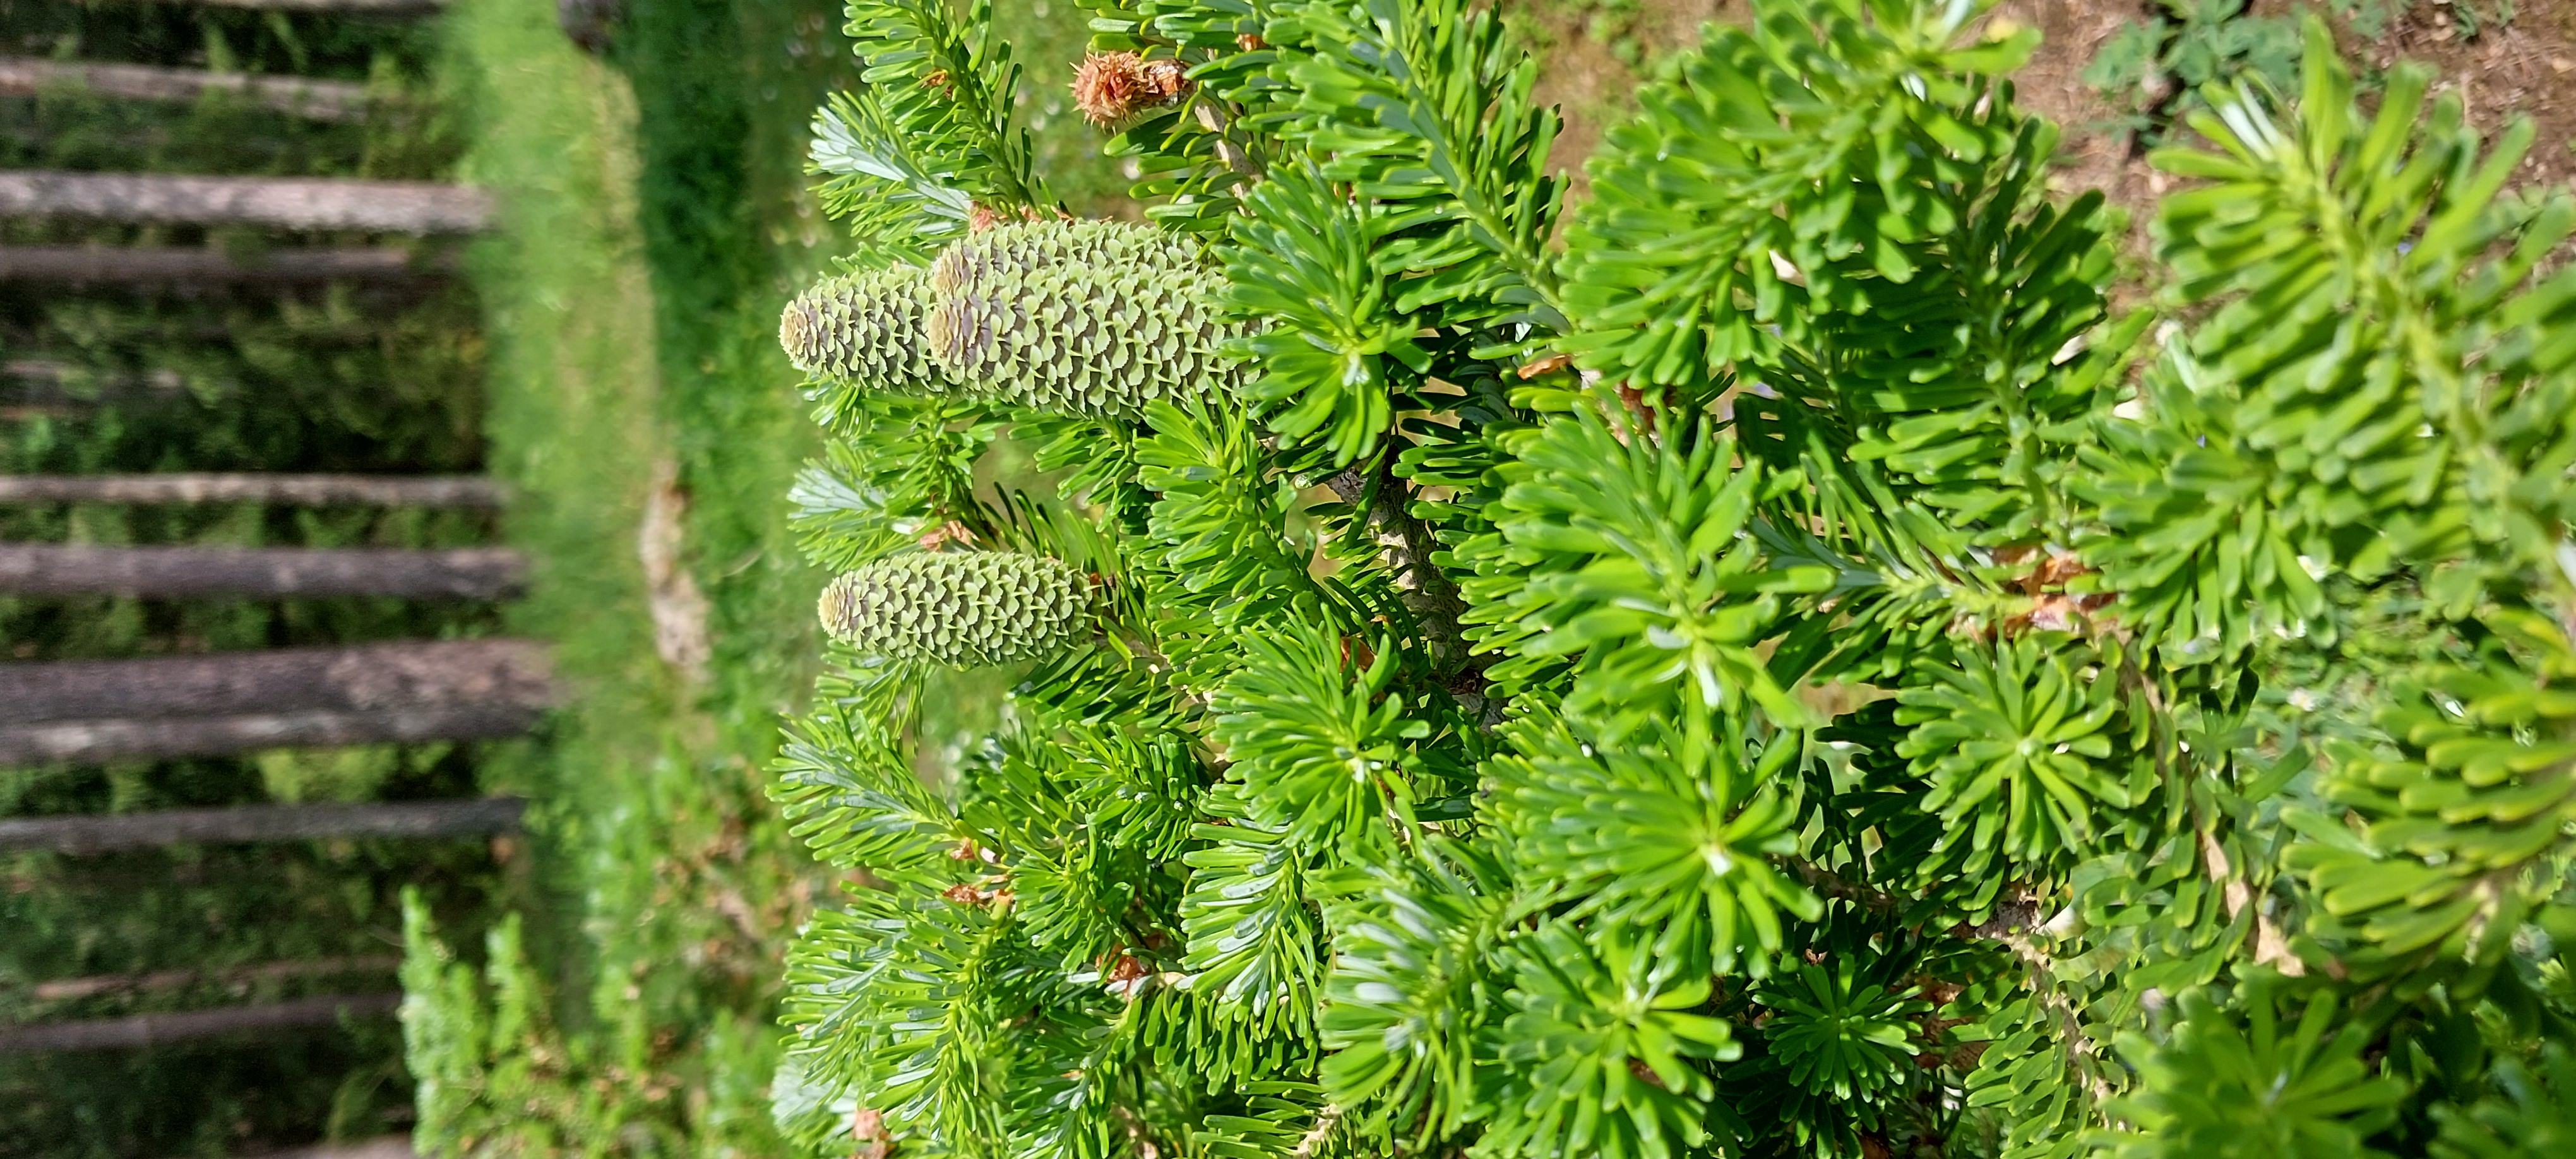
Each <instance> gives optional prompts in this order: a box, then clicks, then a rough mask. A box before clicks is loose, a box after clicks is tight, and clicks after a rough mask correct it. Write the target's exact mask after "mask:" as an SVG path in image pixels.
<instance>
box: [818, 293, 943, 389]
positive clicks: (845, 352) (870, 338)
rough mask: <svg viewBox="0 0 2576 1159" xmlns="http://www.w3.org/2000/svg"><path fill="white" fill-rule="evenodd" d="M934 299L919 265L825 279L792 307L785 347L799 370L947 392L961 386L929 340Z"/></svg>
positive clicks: (869, 385) (867, 384) (872, 385)
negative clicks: (926, 324) (925, 326)
mask: <svg viewBox="0 0 2576 1159" xmlns="http://www.w3.org/2000/svg"><path fill="white" fill-rule="evenodd" d="M930 304H931V295H930V284H929V276H928V274H927V273H926V272H925V271H923V270H920V269H918V268H915V267H912V266H892V267H889V268H887V269H882V270H869V271H867V272H865V273H857V274H842V275H840V276H838V277H831V278H825V279H823V280H822V281H820V282H817V283H815V285H814V288H813V289H810V290H807V291H805V292H804V293H803V294H802V295H799V296H798V297H797V299H796V300H795V301H793V302H789V303H788V304H787V310H786V312H785V313H783V314H781V315H780V316H779V319H778V344H779V345H780V346H782V347H784V348H786V350H787V360H788V361H789V362H791V363H794V364H795V366H796V369H798V370H801V371H804V372H805V373H806V374H809V375H812V376H814V377H815V378H817V379H824V380H834V379H837V380H842V381H846V382H850V383H853V384H856V385H858V386H859V387H861V388H863V389H867V390H876V391H888V392H892V393H896V394H947V393H950V392H951V391H952V390H954V389H955V384H954V383H952V382H950V381H949V378H948V375H947V374H946V373H945V372H944V371H942V370H940V368H939V366H938V364H937V363H936V362H934V361H932V360H931V358H930V356H929V352H928V351H927V350H926V349H925V347H924V343H923V333H922V322H923V320H924V319H925V317H926V316H927V315H928V314H929V312H930Z"/></svg>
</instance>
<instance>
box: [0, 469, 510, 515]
mask: <svg viewBox="0 0 2576 1159" xmlns="http://www.w3.org/2000/svg"><path fill="white" fill-rule="evenodd" d="M503 497H504V492H503V490H502V487H501V485H500V484H499V483H497V482H495V481H493V480H491V479H486V478H482V477H480V476H474V475H446V476H440V475H422V476H403V475H248V474H245V475H214V474H177V473H173V474H161V475H0V503H123V504H134V505H141V504H153V503H172V504H177V503H274V504H279V505H282V506H295V507H470V508H480V509H483V510H494V509H497V508H499V507H500V506H501V501H502V499H503Z"/></svg>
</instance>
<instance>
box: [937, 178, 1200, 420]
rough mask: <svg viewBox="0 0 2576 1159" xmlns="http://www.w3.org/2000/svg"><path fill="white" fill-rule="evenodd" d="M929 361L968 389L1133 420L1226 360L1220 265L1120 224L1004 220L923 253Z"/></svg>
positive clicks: (1192, 388)
mask: <svg viewBox="0 0 2576 1159" xmlns="http://www.w3.org/2000/svg"><path fill="white" fill-rule="evenodd" d="M930 283H931V287H932V292H933V295H934V296H935V298H936V300H937V305H936V306H935V307H934V308H933V309H932V311H931V314H930V317H929V320H928V322H927V324H926V325H925V326H924V335H925V337H926V338H927V339H928V344H929V351H930V356H931V358H932V359H933V360H934V361H936V362H937V363H938V364H939V365H940V367H942V368H943V369H945V370H946V371H947V372H948V373H949V374H950V375H951V376H952V377H954V378H955V379H956V380H957V381H958V382H960V383H962V384H964V386H965V387H966V388H967V389H968V390H971V391H973V392H975V393H978V394H985V395H989V396H992V397H995V398H1000V399H1005V400H1008V401H1011V402H1015V403H1018V404H1020V405H1022V406H1027V407H1031V408H1033V409H1037V410H1045V411H1054V412H1056V413H1059V414H1079V415H1091V416H1095V417H1108V418H1133V417H1135V416H1136V415H1137V414H1139V413H1141V412H1142V411H1143V410H1144V409H1145V405H1146V404H1147V403H1150V402H1153V401H1155V400H1157V399H1164V400H1170V401H1176V402H1177V401H1181V400H1184V399H1189V398H1203V397H1210V396H1212V395H1213V394H1216V393H1218V392H1221V391H1222V390H1223V389H1225V388H1226V387H1227V386H1229V385H1230V384H1231V380H1232V378H1233V371H1232V370H1231V369H1230V368H1228V367H1227V366H1226V365H1225V363H1224V362H1223V361H1222V360H1221V359H1220V358H1218V356H1217V351H1218V349H1219V348H1220V347H1221V346H1223V344H1224V343H1225V341H1226V339H1227V338H1229V337H1231V336H1232V331H1231V328H1230V327H1229V326H1228V325H1227V324H1226V323H1225V321H1224V320H1223V317H1222V316H1221V315H1220V314H1219V312H1218V310H1217V301H1218V297H1219V295H1220V294H1222V293H1223V291H1224V286H1225V281H1224V277H1223V275H1222V274H1219V273H1217V272H1216V271H1214V270H1211V269H1209V268H1208V267H1207V266H1206V265H1205V264H1203V263H1202V262H1201V261H1200V260H1199V258H1198V256H1197V254H1195V253H1194V252H1192V250H1191V249H1190V247H1189V246H1188V245H1187V244H1186V243H1184V242H1181V241H1178V240H1176V239H1174V238H1172V237H1171V236H1169V235H1167V234H1164V233H1162V232H1161V231H1159V230H1155V229H1151V228H1148V227H1145V226H1137V225H1128V224H1125V223H1123V222H1106V221H1071V222H1065V221H1041V222H1027V223H1020V224H1011V225H1000V226H995V227H994V228H992V229H990V230H987V231H985V232H983V233H981V234H977V235H974V236H972V237H969V238H967V239H966V240H964V241H961V242H958V243H956V244H955V245H952V246H950V247H949V248H948V249H947V251H946V252H944V253H942V254H940V255H939V260H938V261H937V262H935V263H933V264H932V266H931V272H930Z"/></svg>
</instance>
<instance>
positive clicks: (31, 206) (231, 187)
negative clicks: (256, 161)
mask: <svg viewBox="0 0 2576 1159" xmlns="http://www.w3.org/2000/svg"><path fill="white" fill-rule="evenodd" d="M0 214H16V215H21V216H29V217H77V218H89V219H94V220H99V221H123V222H159V223H167V224H178V225H266V226H275V227H278V228H281V229H356V230H372V231H379V232H386V233H412V234H432V233H473V232H475V231H477V230H480V229H482V228H483V227H484V226H485V225H487V224H489V223H490V222H491V219H492V196H491V195H490V194H488V193H485V192H484V191H482V190H480V189H476V188H474V187H472V186H469V185H438V184H432V183H428V182H420V181H359V180H353V179H346V178H325V177H174V176H167V175H161V174H146V173H60V172H49V171H40V170H21V171H16V172H0Z"/></svg>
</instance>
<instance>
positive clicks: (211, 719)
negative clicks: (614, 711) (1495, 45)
mask: <svg viewBox="0 0 2576 1159" xmlns="http://www.w3.org/2000/svg"><path fill="white" fill-rule="evenodd" d="M540 715H541V713H540V712H539V710H537V709H536V708H534V707H531V706H528V705H522V704H466V705H454V706H450V707H443V708H383V709H373V710H369V711H364V712H330V711H318V712H279V713H263V714H258V715H243V716H172V717H161V718H157V719H139V720H69V721H55V722H51V723H37V724H17V725H0V768H22V767H25V766H28V765H41V764H49V763H53V762H56V761H61V762H66V763H70V764H85V765H86V764H98V763H101V762H104V761H114V760H128V759H138V758H151V759H160V758H168V757H220V756H230V755H232V754H234V753H246V752H256V751H258V750H260V749H323V748H346V747H349V746H351V745H367V744H426V743H428V742H430V741H443V740H500V739H503V738H506V737H514V736H524V735H526V734H527V732H528V730H530V729H532V728H535V727H536V724H537V718H538V717H539V716H540ZM6 825H7V822H0V827H5V826H6Z"/></svg>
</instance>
